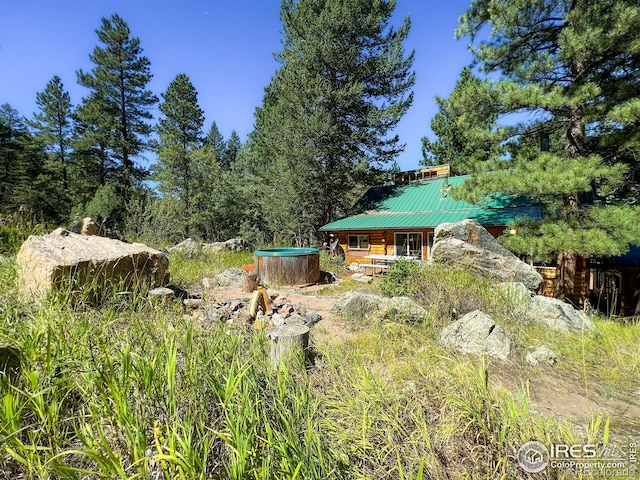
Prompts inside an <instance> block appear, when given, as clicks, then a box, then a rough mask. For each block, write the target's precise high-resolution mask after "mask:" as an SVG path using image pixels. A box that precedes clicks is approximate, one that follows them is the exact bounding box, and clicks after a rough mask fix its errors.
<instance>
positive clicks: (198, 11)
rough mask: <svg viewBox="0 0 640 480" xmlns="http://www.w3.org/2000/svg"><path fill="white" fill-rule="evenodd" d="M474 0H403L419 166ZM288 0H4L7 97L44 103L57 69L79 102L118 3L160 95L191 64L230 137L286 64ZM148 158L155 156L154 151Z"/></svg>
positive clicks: (455, 71) (207, 105) (1, 42)
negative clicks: (458, 32)
mask: <svg viewBox="0 0 640 480" xmlns="http://www.w3.org/2000/svg"><path fill="white" fill-rule="evenodd" d="M469 3H470V1H469V0H446V1H440V0H398V2H397V7H396V13H395V16H394V25H396V26H398V25H399V24H400V22H401V21H402V19H403V18H404V17H405V16H406V15H407V14H409V15H410V16H411V22H412V28H411V33H410V36H409V38H408V41H407V43H406V44H405V47H406V50H407V52H409V51H411V50H415V51H416V60H415V64H414V70H415V72H416V76H417V79H416V85H415V88H414V92H415V98H414V104H413V106H412V107H411V109H410V110H409V112H408V113H407V114H406V115H405V117H403V119H402V121H401V122H400V124H399V126H398V127H397V129H396V131H395V133H397V134H398V135H399V136H400V139H401V141H402V142H403V143H406V149H405V151H404V152H403V153H402V154H401V155H400V156H399V157H398V163H399V164H400V167H401V168H402V169H403V170H410V169H415V168H419V166H420V165H419V162H420V159H421V158H422V153H421V138H422V137H423V136H425V135H427V136H431V130H430V127H429V123H430V120H431V118H432V117H433V115H434V114H435V113H436V112H437V107H436V103H435V96H436V95H441V96H446V95H448V94H449V92H451V90H452V89H453V86H454V84H455V81H456V79H457V78H458V76H459V73H460V70H461V69H462V68H463V67H464V66H465V65H467V64H468V63H469V62H470V60H471V57H470V55H469V54H468V53H467V48H466V45H467V42H466V41H465V40H458V41H456V40H455V39H454V29H455V27H456V25H457V22H458V17H459V16H460V15H461V14H462V13H463V12H464V10H465V9H466V8H467V6H468V5H469ZM279 6H280V2H279V0H183V1H165V0H155V1H150V0H0V104H2V103H9V104H10V105H11V106H12V107H13V108H15V109H17V110H18V112H19V113H20V114H21V115H23V116H26V117H31V115H32V114H33V113H34V112H35V111H36V108H37V107H36V104H35V98H36V93H37V92H41V91H43V90H44V88H45V86H46V84H47V83H48V82H49V80H51V78H52V77H53V76H54V75H58V76H59V77H60V78H61V79H62V82H63V83H64V86H65V89H66V90H68V91H69V93H70V94H71V99H72V102H73V103H74V105H77V104H78V103H80V102H81V100H82V98H83V97H84V96H86V94H87V91H86V90H85V89H83V88H82V87H80V86H78V85H77V83H76V71H77V70H79V69H83V70H86V71H88V70H91V68H92V67H93V64H92V63H91V61H90V60H89V54H90V53H91V52H92V51H93V49H94V47H95V46H96V45H98V38H97V35H96V33H95V31H96V29H98V28H99V27H100V23H101V22H100V19H101V18H102V17H110V16H111V15H112V14H114V13H117V14H118V15H120V16H121V17H122V18H123V19H124V20H125V21H126V22H127V23H128V24H129V27H130V29H131V34H132V36H136V37H138V38H140V41H141V46H142V48H143V53H144V55H146V56H147V57H148V58H149V60H150V61H151V72H152V73H153V75H154V78H153V80H152V82H151V84H150V85H149V87H150V89H151V90H152V91H153V92H154V93H155V94H156V95H158V97H160V93H161V92H164V91H165V90H166V88H167V86H168V85H169V83H170V82H171V80H173V79H174V78H175V76H176V75H177V74H179V73H185V74H187V75H188V76H189V78H190V79H191V82H192V83H193V85H194V86H195V88H196V90H197V91H198V100H199V104H200V107H201V108H202V109H203V110H204V112H205V117H206V121H205V131H206V130H208V129H209V127H210V126H211V122H212V121H215V122H216V123H217V125H218V127H219V129H220V131H221V132H222V134H223V135H224V136H225V138H228V136H229V134H230V133H231V131H232V130H234V129H235V130H236V131H237V132H238V134H239V135H240V137H241V138H242V140H243V141H244V140H245V139H246V136H247V134H248V133H249V132H250V131H251V130H252V129H253V124H254V111H255V108H256V107H257V106H259V105H260V104H261V103H262V96H263V92H264V87H265V86H266V85H267V84H268V83H269V80H270V79H271V77H272V75H273V74H274V73H275V71H276V69H277V68H278V64H277V62H276V61H275V60H274V59H273V54H274V53H276V52H278V51H280V49H281V23H280V19H279ZM148 159H149V160H151V161H153V157H152V156H151V154H148Z"/></svg>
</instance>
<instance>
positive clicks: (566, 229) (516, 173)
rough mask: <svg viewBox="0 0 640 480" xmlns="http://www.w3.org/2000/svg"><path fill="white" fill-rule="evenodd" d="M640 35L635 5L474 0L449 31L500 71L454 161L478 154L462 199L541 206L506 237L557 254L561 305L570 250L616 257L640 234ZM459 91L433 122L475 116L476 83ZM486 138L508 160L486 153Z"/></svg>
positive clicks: (570, 271) (516, 245)
mask: <svg viewBox="0 0 640 480" xmlns="http://www.w3.org/2000/svg"><path fill="white" fill-rule="evenodd" d="M484 27H490V28H484ZM638 31H640V7H639V6H638V3H637V2H636V1H634V0H602V1H599V2H591V1H588V0H571V1H568V0H566V1H564V0H563V1H555V0H511V1H506V0H474V1H473V2H472V4H471V6H470V8H469V10H468V11H467V12H466V13H465V14H464V15H463V17H462V18H461V22H460V26H459V28H458V30H457V35H458V36H459V37H460V36H469V37H470V38H471V39H472V40H474V41H475V40H476V39H477V38H482V40H481V41H480V42H479V43H478V44H476V45H472V52H473V54H474V56H475V61H476V62H477V63H478V64H479V65H480V66H481V67H482V69H483V71H484V72H485V73H487V74H488V73H497V74H499V75H500V77H499V79H498V80H495V81H493V82H492V84H491V85H490V86H487V84H484V87H483V88H484V92H485V93H486V92H491V96H492V98H495V102H494V104H493V107H492V108H491V109H490V110H491V112H493V113H495V115H496V116H495V118H496V120H497V122H498V123H497V124H494V123H493V122H492V119H491V118H488V119H487V121H486V122H485V124H484V125H482V122H474V121H469V122H467V123H464V124H463V127H466V128H468V130H469V131H468V132H464V138H465V142H466V143H465V145H464V148H463V149H462V150H461V153H464V151H471V150H473V148H474V147H478V148H479V150H480V151H481V152H483V154H482V155H480V156H479V157H477V158H476V160H477V161H476V162H470V163H473V164H470V165H468V167H469V170H470V171H472V172H474V173H475V175H474V177H473V179H472V181H470V182H467V183H466V186H465V188H464V190H465V191H464V192H463V193H464V195H465V196H466V198H468V199H471V200H478V199H480V198H482V197H483V196H484V195H486V194H489V193H491V192H495V191H500V192H503V193H504V194H508V195H518V194H525V195H528V196H529V197H531V198H532V199H534V200H537V201H540V202H542V203H543V204H544V205H546V212H547V216H546V218H545V219H544V220H543V221H542V222H541V223H539V224H533V225H527V226H526V228H519V229H518V235H515V236H511V237H509V236H507V237H506V238H505V240H506V241H507V242H508V245H509V246H510V247H511V248H513V249H515V250H518V251H521V252H523V253H529V254H534V255H537V256H539V257H549V256H553V255H555V256H557V261H558V265H559V267H560V272H561V275H560V281H559V282H558V285H557V294H558V296H560V297H562V296H565V295H567V296H570V295H571V293H572V291H573V278H574V268H575V258H576V254H579V255H582V256H585V257H588V256H590V255H617V254H622V253H624V252H626V251H627V250H628V248H629V244H631V243H636V244H637V243H638V238H640V227H639V224H638V222H637V218H638V214H639V213H640V211H639V210H638V209H637V208H632V207H630V206H629V205H628V203H634V202H636V201H637V199H638V198H637V190H636V189H634V185H637V182H638V180H639V179H640V178H639V177H638V171H639V170H640V168H639V165H638V163H637V158H638V153H640V151H639V149H638V142H637V139H638V135H637V130H638V124H639V123H640V113H639V112H640V108H638V107H639V106H640V97H639V95H638V92H639V91H640V43H639V42H638V41H637V32H638ZM485 34H486V35H488V36H486V37H482V36H483V35H485ZM467 83H468V85H467V87H465V88H462V85H461V84H460V83H459V86H460V87H461V88H460V90H459V91H458V92H454V93H455V95H453V98H451V100H450V101H447V102H446V103H444V104H443V107H444V108H442V107H441V114H442V115H448V113H449V112H454V111H455V109H456V108H457V106H460V105H463V106H464V108H463V110H464V111H465V112H466V113H468V112H469V109H477V102H474V101H473V99H472V97H473V95H474V93H475V92H477V89H476V88H474V84H475V85H477V83H476V81H472V80H469V81H468V82H467ZM485 87H486V88H485ZM493 96H495V97H493ZM514 114H516V116H515V118H514ZM471 115H473V114H471ZM434 121H435V120H434ZM449 123H450V124H451V122H449ZM496 125H497V128H496ZM449 132H455V128H452V129H451V130H449ZM450 135H451V133H446V134H445V138H444V139H443V138H441V139H439V142H440V144H445V143H448V142H451V141H453V140H452V138H451V136H450ZM490 137H491V138H493V141H494V142H495V144H496V145H499V144H503V145H504V147H505V149H506V154H504V153H503V151H501V149H500V148H494V149H487V139H488V138H490ZM431 153H432V154H434V155H438V154H439V153H438V151H437V149H432V150H431ZM594 199H595V201H594Z"/></svg>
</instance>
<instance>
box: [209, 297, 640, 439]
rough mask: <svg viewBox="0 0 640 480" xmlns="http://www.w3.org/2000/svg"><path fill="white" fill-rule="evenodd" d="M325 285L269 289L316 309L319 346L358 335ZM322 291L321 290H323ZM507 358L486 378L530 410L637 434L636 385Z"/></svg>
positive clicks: (639, 412) (638, 403)
mask: <svg viewBox="0 0 640 480" xmlns="http://www.w3.org/2000/svg"><path fill="white" fill-rule="evenodd" d="M329 288H331V287H329ZM326 289H327V285H316V286H310V287H305V288H282V289H277V290H276V289H269V290H268V291H269V294H270V295H277V294H280V295H283V296H284V297H286V298H287V299H288V300H289V302H290V303H291V304H293V305H296V306H302V307H304V308H305V309H306V310H307V311H314V312H317V313H318V314H320V316H321V320H320V322H318V323H317V324H316V325H315V326H314V327H313V336H312V338H313V341H314V342H316V344H317V345H319V346H321V347H322V346H329V345H331V344H332V343H341V342H344V341H347V340H350V339H354V338H356V337H357V335H358V334H357V332H354V331H353V330H352V329H351V328H349V326H348V325H347V324H346V323H345V322H344V321H343V320H342V319H341V318H340V317H338V316H336V315H334V314H333V313H331V309H332V308H333V306H334V305H335V304H336V303H337V302H338V301H339V299H340V298H341V295H331V294H329V295H327V294H326ZM321 290H324V292H323V293H322V294H320V291H321ZM206 294H207V295H208V296H209V298H210V299H211V298H213V299H214V300H215V301H218V302H220V301H223V300H229V299H237V298H247V299H248V298H249V296H250V295H249V294H247V293H244V292H242V290H241V288H240V287H218V288H214V289H211V290H210V291H208V292H206ZM507 363H508V364H507V365H505V362H490V365H489V372H490V378H491V379H492V381H495V382H496V383H497V384H500V385H502V386H504V387H506V388H507V389H508V390H509V391H510V392H512V394H513V395H514V396H517V395H519V394H520V392H521V391H522V389H523V388H526V389H528V392H529V396H530V405H531V410H532V412H535V413H539V414H541V415H542V416H543V417H545V418H552V417H560V418H563V419H566V420H567V421H569V422H571V423H572V424H573V425H575V426H577V427H578V428H579V429H581V428H586V425H587V423H588V422H589V419H590V418H593V417H594V416H598V415H601V416H603V418H604V419H606V418H607V417H611V428H612V431H613V432H615V433H616V434H618V435H631V436H634V437H640V389H638V390H637V391H636V392H634V395H633V396H634V397H635V400H636V401H634V398H630V399H628V400H627V399H625V400H622V399H619V398H615V397H613V396H605V395H603V394H602V393H601V392H603V391H605V386H603V385H597V384H592V385H588V388H585V387H584V385H581V383H580V379H579V378H573V377H569V376H568V375H567V374H566V373H563V372H561V371H560V370H559V369H557V368H555V367H552V366H549V367H543V368H541V369H539V370H538V371H537V372H536V373H535V374H534V375H531V371H530V370H527V369H526V368H525V366H524V365H522V363H521V362H519V361H517V360H510V361H508V362H507Z"/></svg>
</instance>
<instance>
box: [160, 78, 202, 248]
mask: <svg viewBox="0 0 640 480" xmlns="http://www.w3.org/2000/svg"><path fill="white" fill-rule="evenodd" d="M162 97H163V99H164V101H163V102H162V103H160V111H161V112H162V114H163V117H161V118H160V120H159V122H158V126H157V131H158V134H159V136H160V145H159V148H158V162H157V164H156V165H155V166H154V173H155V175H154V178H155V179H156V180H158V182H159V184H158V189H159V190H160V191H161V192H162V193H163V194H165V195H173V196H175V197H176V198H178V199H179V201H180V203H181V204H182V207H183V215H182V218H183V222H184V235H185V236H189V227H190V224H191V223H192V222H193V221H194V218H193V217H194V216H195V211H194V210H196V209H198V204H196V203H194V194H195V189H196V185H194V183H195V179H196V175H197V173H198V172H197V170H196V167H195V166H194V165H193V161H194V158H193V154H194V152H195V151H197V150H198V149H199V147H200V146H201V144H202V126H203V124H204V115H203V112H202V109H201V108H200V107H199V106H198V93H197V92H196V89H195V88H194V86H193V84H192V83H191V81H190V80H189V77H188V76H187V75H185V74H182V73H181V74H179V75H177V76H176V78H175V79H174V80H173V81H172V82H171V83H170V84H169V87H168V88H167V91H166V92H165V93H163V94H162Z"/></svg>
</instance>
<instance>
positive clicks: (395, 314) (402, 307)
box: [332, 290, 429, 323]
mask: <svg viewBox="0 0 640 480" xmlns="http://www.w3.org/2000/svg"><path fill="white" fill-rule="evenodd" d="M332 312H333V313H335V314H336V315H340V316H341V317H344V318H347V319H353V320H363V319H365V318H370V319H371V320H372V321H374V322H375V321H380V322H383V321H387V320H388V321H402V322H407V323H421V322H424V321H426V320H428V316H429V314H428V312H427V311H426V310H425V309H424V308H423V307H421V306H420V305H418V304H417V303H416V302H414V301H413V300H411V299H410V298H409V297H391V298H387V297H381V296H379V295H375V294H372V293H369V292H366V293H365V292H359V291H357V290H356V291H352V292H349V293H348V294H346V295H345V296H344V298H342V300H341V301H340V302H338V303H336V305H334V307H333V309H332Z"/></svg>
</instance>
